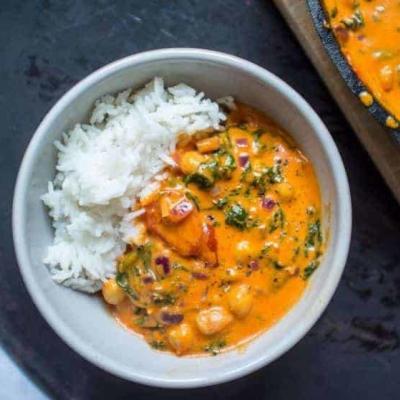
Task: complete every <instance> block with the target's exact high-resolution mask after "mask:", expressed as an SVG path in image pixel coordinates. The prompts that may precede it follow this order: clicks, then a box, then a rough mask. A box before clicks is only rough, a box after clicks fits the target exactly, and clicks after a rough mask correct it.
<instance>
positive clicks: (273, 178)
mask: <svg viewBox="0 0 400 400" xmlns="http://www.w3.org/2000/svg"><path fill="white" fill-rule="evenodd" d="M265 174H266V176H267V177H268V181H269V183H281V182H282V181H283V176H282V169H281V166H280V165H274V166H273V167H269V168H268V169H267V171H266V172H265Z"/></svg>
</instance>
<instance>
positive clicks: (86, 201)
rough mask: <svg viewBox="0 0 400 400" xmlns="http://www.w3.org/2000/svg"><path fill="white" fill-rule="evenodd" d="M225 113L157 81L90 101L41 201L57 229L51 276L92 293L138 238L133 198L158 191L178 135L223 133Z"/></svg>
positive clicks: (49, 259)
mask: <svg viewBox="0 0 400 400" xmlns="http://www.w3.org/2000/svg"><path fill="white" fill-rule="evenodd" d="M225 118H226V117H225V115H224V114H223V112H222V111H221V110H220V109H219V106H218V104H217V103H215V102H212V101H211V100H210V99H207V98H204V94H203V93H196V91H195V90H194V89H193V88H191V87H189V86H187V85H185V84H182V83H181V84H178V85H176V86H173V87H169V88H165V87H164V82H163V80H162V79H161V78H155V79H154V80H152V81H151V82H150V83H148V84H147V85H146V86H145V88H144V89H142V90H140V91H138V92H136V93H134V92H132V90H131V89H129V90H125V91H123V92H121V93H119V94H117V95H115V96H113V95H106V96H104V97H102V98H100V99H99V100H97V101H96V102H95V106H94V110H93V112H92V115H91V117H90V123H89V124H77V125H76V126H75V127H74V128H73V129H72V130H71V131H69V132H67V133H64V134H63V136H62V140H61V141H57V142H56V143H55V146H56V148H57V150H58V162H57V167H56V169H57V174H56V177H55V179H54V181H53V182H49V184H48V192H47V193H46V194H45V195H43V196H42V200H43V202H44V204H45V205H46V206H47V207H49V215H50V217H51V218H52V223H53V227H54V229H55V235H54V243H53V244H52V245H51V246H49V247H48V249H47V254H46V255H45V257H44V263H45V264H47V266H48V268H49V270H50V273H51V275H52V278H53V279H54V280H55V281H56V282H58V283H61V284H63V285H65V286H68V287H71V288H73V289H77V290H81V291H85V292H96V291H97V290H99V289H100V288H101V285H102V282H103V281H104V280H105V279H107V278H109V277H111V276H113V275H114V274H115V271H116V262H115V260H116V258H117V257H118V256H119V255H120V254H122V253H123V252H124V250H125V248H126V244H127V243H129V241H130V239H132V237H134V236H135V234H136V230H135V225H134V219H135V218H136V217H137V216H138V215H140V214H142V213H143V212H144V210H137V211H135V212H131V209H132V207H133V206H134V205H135V199H137V198H140V197H142V196H144V195H145V194H146V193H149V192H150V191H153V190H155V189H157V179H161V176H160V173H161V171H162V170H163V168H164V167H165V165H166V164H172V163H173V160H172V159H171V158H170V154H171V152H173V151H174V149H175V145H176V141H177V138H178V136H179V134H180V133H182V132H184V133H186V134H193V133H195V132H197V131H201V130H205V129H209V128H212V129H220V123H221V122H222V121H224V120H225Z"/></svg>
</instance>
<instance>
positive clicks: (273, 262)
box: [272, 260, 285, 270]
mask: <svg viewBox="0 0 400 400" xmlns="http://www.w3.org/2000/svg"><path fill="white" fill-rule="evenodd" d="M272 266H273V267H274V268H275V269H277V270H281V269H283V268H284V267H285V266H284V265H282V264H281V263H280V262H279V261H276V260H274V261H272Z"/></svg>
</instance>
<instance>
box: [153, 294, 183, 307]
mask: <svg viewBox="0 0 400 400" xmlns="http://www.w3.org/2000/svg"><path fill="white" fill-rule="evenodd" d="M152 300H153V303H154V304H156V305H158V306H171V305H174V304H175V303H176V300H177V299H176V296H175V295H174V294H172V293H160V292H153V294H152Z"/></svg>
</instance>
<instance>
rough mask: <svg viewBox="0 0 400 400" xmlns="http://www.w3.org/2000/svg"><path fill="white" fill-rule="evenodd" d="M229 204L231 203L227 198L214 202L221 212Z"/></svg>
mask: <svg viewBox="0 0 400 400" xmlns="http://www.w3.org/2000/svg"><path fill="white" fill-rule="evenodd" d="M228 202H229V201H228V198H227V197H221V198H220V199H218V200H214V201H213V203H214V205H215V207H216V208H218V209H219V210H222V209H223V208H224V207H225V206H226V205H227V204H228Z"/></svg>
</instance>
